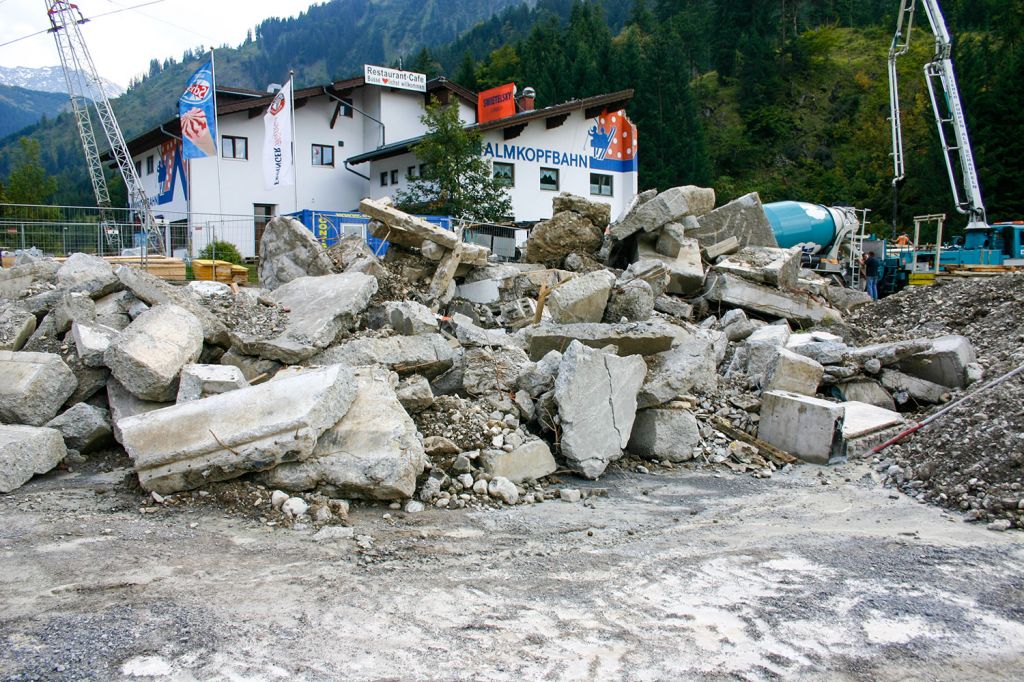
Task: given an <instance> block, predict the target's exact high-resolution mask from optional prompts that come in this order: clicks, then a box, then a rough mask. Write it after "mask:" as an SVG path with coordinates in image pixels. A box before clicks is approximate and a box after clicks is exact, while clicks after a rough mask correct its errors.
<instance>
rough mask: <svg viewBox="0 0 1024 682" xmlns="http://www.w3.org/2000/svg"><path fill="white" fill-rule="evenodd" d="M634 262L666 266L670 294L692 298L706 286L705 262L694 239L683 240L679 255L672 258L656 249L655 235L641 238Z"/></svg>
mask: <svg viewBox="0 0 1024 682" xmlns="http://www.w3.org/2000/svg"><path fill="white" fill-rule="evenodd" d="M634 260H635V261H636V262H638V263H645V262H647V261H651V260H654V261H658V262H660V263H661V264H662V265H664V266H665V267H666V268H667V269H668V271H669V283H668V288H667V289H666V291H668V293H670V294H680V295H683V296H690V295H692V294H695V293H697V292H699V291H700V289H701V287H702V286H703V285H704V262H703V261H702V260H701V257H700V248H699V246H698V244H697V241H696V240H694V239H684V240H682V242H681V244H680V246H679V251H678V253H677V254H676V256H675V257H674V258H670V257H669V256H663V255H662V254H660V253H658V252H657V251H656V250H655V249H654V238H653V235H648V236H641V237H639V238H637V240H636V244H635V255H634Z"/></svg>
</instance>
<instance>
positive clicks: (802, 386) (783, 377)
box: [761, 347, 825, 395]
mask: <svg viewBox="0 0 1024 682" xmlns="http://www.w3.org/2000/svg"><path fill="white" fill-rule="evenodd" d="M771 351H773V352H774V357H773V358H772V359H771V360H769V361H768V363H767V367H766V369H765V373H764V375H763V377H762V380H761V386H762V387H763V388H764V390H766V391H788V392H790V393H800V394H802V395H814V394H816V393H817V392H818V385H819V384H820V383H821V379H822V377H823V376H824V375H825V368H824V367H822V365H821V363H819V362H816V361H815V360H812V359H811V358H808V357H805V356H803V355H799V354H797V353H794V352H793V351H791V350H788V349H786V348H777V347H771Z"/></svg>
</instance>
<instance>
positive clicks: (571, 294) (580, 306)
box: [547, 270, 615, 324]
mask: <svg viewBox="0 0 1024 682" xmlns="http://www.w3.org/2000/svg"><path fill="white" fill-rule="evenodd" d="M613 284H615V275H613V274H611V273H610V272H608V271H607V270H599V271H597V272H591V273H589V274H586V275H582V276H580V277H575V278H573V279H570V280H568V281H566V282H563V283H562V284H559V285H558V286H557V287H555V289H554V290H553V291H552V292H551V294H550V295H549V296H548V298H547V310H548V312H550V313H551V321H552V322H554V323H555V324H576V323H580V322H600V321H601V320H602V319H603V318H604V309H605V306H607V305H608V296H609V295H610V294H611V290H612V285H613Z"/></svg>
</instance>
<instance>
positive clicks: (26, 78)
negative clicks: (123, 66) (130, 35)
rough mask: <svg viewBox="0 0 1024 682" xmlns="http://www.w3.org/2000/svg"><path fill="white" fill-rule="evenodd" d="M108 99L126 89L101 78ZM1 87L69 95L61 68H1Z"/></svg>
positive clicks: (122, 92)
mask: <svg viewBox="0 0 1024 682" xmlns="http://www.w3.org/2000/svg"><path fill="white" fill-rule="evenodd" d="M101 80H102V81H103V89H104V90H106V92H107V96H108V97H117V96H119V95H123V94H124V88H122V87H121V86H120V85H118V84H117V83H115V82H113V81H111V80H107V79H106V78H101ZM0 85H12V86H17V87H19V88H27V89H29V90H38V91H40V92H63V93H65V94H67V91H68V88H67V84H66V83H65V82H64V72H63V71H62V70H61V68H60V67H59V66H42V67H39V68H31V67H28V66H0Z"/></svg>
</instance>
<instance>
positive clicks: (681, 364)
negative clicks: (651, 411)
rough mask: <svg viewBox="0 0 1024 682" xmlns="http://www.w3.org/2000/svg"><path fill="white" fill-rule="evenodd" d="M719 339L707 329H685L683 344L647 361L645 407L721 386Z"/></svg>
mask: <svg viewBox="0 0 1024 682" xmlns="http://www.w3.org/2000/svg"><path fill="white" fill-rule="evenodd" d="M715 343H716V340H715V338H714V337H713V336H712V334H711V333H710V332H708V331H706V330H693V331H689V330H687V331H684V332H683V333H682V335H681V336H680V339H679V343H678V344H677V345H676V346H675V347H674V348H672V349H670V350H668V351H665V352H663V353H658V354H655V355H652V356H651V357H650V358H648V360H647V364H648V369H647V374H646V378H645V380H644V383H643V386H642V388H641V389H640V394H639V396H638V398H637V400H638V403H639V406H640V407H641V408H650V407H657V406H658V405H664V404H665V403H668V402H671V401H673V400H675V399H676V398H679V397H681V396H684V395H687V394H689V393H690V392H692V391H699V392H703V393H706V392H711V391H714V390H715V389H717V388H718V371H717V367H718V360H717V352H716V349H715Z"/></svg>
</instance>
